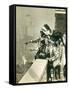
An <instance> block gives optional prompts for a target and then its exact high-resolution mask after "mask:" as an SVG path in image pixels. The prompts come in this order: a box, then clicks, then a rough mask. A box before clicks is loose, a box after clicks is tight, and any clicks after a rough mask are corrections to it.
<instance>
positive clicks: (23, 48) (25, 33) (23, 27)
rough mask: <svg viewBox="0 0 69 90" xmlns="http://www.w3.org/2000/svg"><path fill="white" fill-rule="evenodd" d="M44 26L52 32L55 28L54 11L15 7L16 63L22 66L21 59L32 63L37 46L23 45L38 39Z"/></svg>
mask: <svg viewBox="0 0 69 90" xmlns="http://www.w3.org/2000/svg"><path fill="white" fill-rule="evenodd" d="M44 24H48V25H49V26H50V28H51V29H52V30H53V29H54V27H55V10H54V9H51V8H31V7H18V6H17V7H16V63H17V64H22V63H24V62H23V58H22V57H24V58H26V59H27V61H32V60H33V59H34V55H35V54H36V51H30V48H36V47H37V44H29V45H25V44H24V43H25V42H26V41H29V40H31V39H32V40H35V39H37V38H39V37H40V30H41V27H43V25H44Z"/></svg>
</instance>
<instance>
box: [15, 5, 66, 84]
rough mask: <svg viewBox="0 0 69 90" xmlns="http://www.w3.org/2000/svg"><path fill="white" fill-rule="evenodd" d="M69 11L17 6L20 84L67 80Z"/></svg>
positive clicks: (18, 76) (58, 8)
mask: <svg viewBox="0 0 69 90" xmlns="http://www.w3.org/2000/svg"><path fill="white" fill-rule="evenodd" d="M66 38H67V8H63V7H62V8H61V7H40V6H16V83H17V84H27V83H48V82H50V83H53V82H65V81H67V41H66V40H67V39H66Z"/></svg>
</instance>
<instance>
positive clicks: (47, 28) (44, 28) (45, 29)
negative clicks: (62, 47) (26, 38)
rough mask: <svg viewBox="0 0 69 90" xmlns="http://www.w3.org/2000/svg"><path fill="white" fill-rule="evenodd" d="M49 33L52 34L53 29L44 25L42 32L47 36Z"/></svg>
mask: <svg viewBox="0 0 69 90" xmlns="http://www.w3.org/2000/svg"><path fill="white" fill-rule="evenodd" d="M47 31H50V33H51V29H50V27H49V25H48V24H44V26H43V27H42V28H41V32H43V33H45V34H47Z"/></svg>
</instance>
